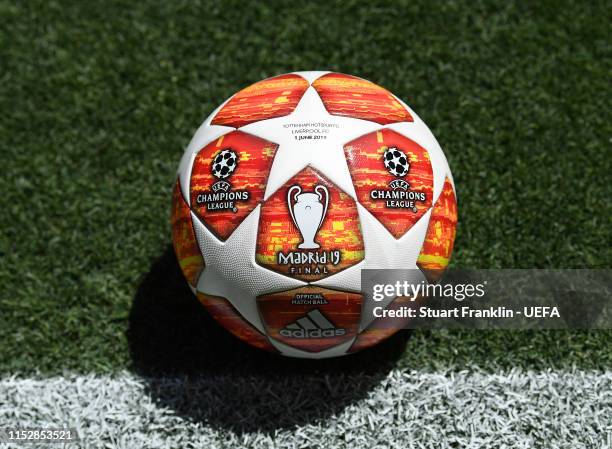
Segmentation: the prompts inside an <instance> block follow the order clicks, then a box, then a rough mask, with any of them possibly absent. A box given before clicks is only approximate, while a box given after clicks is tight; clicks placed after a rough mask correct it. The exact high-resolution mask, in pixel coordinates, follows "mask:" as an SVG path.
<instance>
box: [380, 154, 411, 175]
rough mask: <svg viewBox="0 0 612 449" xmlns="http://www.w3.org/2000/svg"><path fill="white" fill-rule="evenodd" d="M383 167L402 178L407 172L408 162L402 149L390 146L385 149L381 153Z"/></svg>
mask: <svg viewBox="0 0 612 449" xmlns="http://www.w3.org/2000/svg"><path fill="white" fill-rule="evenodd" d="M383 160H384V162H385V167H386V169H387V170H388V171H389V173H391V174H392V175H393V176H397V177H398V178H402V177H404V176H406V175H407V174H408V170H409V169H410V162H408V158H407V157H406V155H405V154H404V152H403V151H402V150H400V149H399V148H395V147H391V148H387V149H386V150H385V153H384V154H383Z"/></svg>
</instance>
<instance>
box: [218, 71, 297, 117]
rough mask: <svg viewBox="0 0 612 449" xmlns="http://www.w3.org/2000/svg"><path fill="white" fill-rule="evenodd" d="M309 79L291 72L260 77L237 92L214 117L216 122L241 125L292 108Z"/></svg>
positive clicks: (279, 113) (287, 112)
mask: <svg viewBox="0 0 612 449" xmlns="http://www.w3.org/2000/svg"><path fill="white" fill-rule="evenodd" d="M308 86H309V83H308V81H306V80H305V79H304V78H302V77H301V76H299V75H296V74H293V73H290V74H286V75H280V76H275V77H273V78H268V79H266V80H263V81H259V82H257V83H255V84H252V85H250V86H249V87H247V88H245V89H242V90H241V91H240V92H238V93H237V94H236V95H234V96H233V97H232V98H231V99H230V100H229V101H228V102H227V103H226V104H225V106H224V107H223V108H222V109H221V110H220V111H219V112H218V113H217V115H216V116H215V117H214V118H213V120H212V122H211V123H212V124H213V125H226V126H233V127H234V128H239V127H241V126H244V125H247V124H249V123H253V122H257V121H260V120H266V119H270V118H274V117H282V116H284V115H289V114H291V113H292V112H293V110H294V109H295V107H296V106H297V104H298V102H299V101H300V99H301V98H302V95H304V92H305V91H306V89H308Z"/></svg>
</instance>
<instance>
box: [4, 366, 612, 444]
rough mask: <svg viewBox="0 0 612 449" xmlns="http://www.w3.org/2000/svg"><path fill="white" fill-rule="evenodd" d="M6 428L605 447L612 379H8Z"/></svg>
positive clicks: (121, 439) (135, 438)
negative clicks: (40, 427)
mask: <svg viewBox="0 0 612 449" xmlns="http://www.w3.org/2000/svg"><path fill="white" fill-rule="evenodd" d="M364 385H365V387H363V388H360V387H359V386H364ZM355 391H359V392H360V393H359V394H357V395H355V397H353V394H354V392H355ZM7 426H20V427H32V426H42V427H62V426H66V427H75V428H77V431H78V433H79V434H80V436H81V438H82V441H81V442H80V443H79V444H78V445H73V446H65V447H79V448H81V447H82V448H94V447H95V448H99V447H108V448H167V447H181V448H206V449H209V448H234V447H241V448H242V447H244V448H319V447H324V448H335V447H350V448H368V449H371V448H402V449H408V448H438V447H461V448H492V447H495V448H535V447H538V448H572V449H575V448H608V449H609V448H611V444H612V441H611V440H612V437H611V435H612V371H606V372H595V371H588V372H587V371H580V370H577V369H575V370H571V371H546V372H532V371H526V370H520V369H514V370H510V371H504V372H499V373H486V372H483V371H478V370H476V371H460V372H457V371H455V372H453V371H439V372H421V371H401V370H394V371H391V372H390V373H388V374H387V375H386V376H382V377H381V378H379V379H375V378H374V377H372V376H370V375H339V376H338V377H336V376H327V377H324V376H321V377H316V376H306V377H301V378H299V377H297V376H288V377H284V378H283V377H281V378H278V379H270V378H265V377H249V376H216V377H209V378H201V379H198V380H193V379H192V380H187V379H178V378H175V379H154V380H147V379H142V378H140V377H138V376H136V375H134V374H131V373H127V372H122V373H117V374H115V375H106V376H103V375H93V374H89V375H67V376H66V377H50V378H35V379H34V378H22V377H16V376H12V377H4V378H2V379H0V427H7ZM0 446H1V445H0ZM24 447H28V448H30V447H31V448H35V447H58V448H59V447H62V446H61V445H59V446H55V445H52V446H50V445H48V444H45V445H39V446H36V445H30V444H29V445H28V446H24Z"/></svg>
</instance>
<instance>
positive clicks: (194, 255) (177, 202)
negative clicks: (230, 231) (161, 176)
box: [170, 181, 204, 287]
mask: <svg viewBox="0 0 612 449" xmlns="http://www.w3.org/2000/svg"><path fill="white" fill-rule="evenodd" d="M170 223H171V226H172V244H173V246H174V252H175V253H176V258H177V260H178V263H179V265H180V267H181V270H182V271H183V274H184V275H185V278H186V279H187V281H188V282H189V284H190V285H191V286H192V287H195V285H196V284H197V282H198V277H199V276H200V273H201V272H202V269H203V268H204V259H203V258H202V254H201V253H200V248H199V246H198V243H197V241H196V237H195V233H194V231H193V223H192V221H191V213H190V211H189V206H188V205H187V202H186V201H185V200H184V198H183V195H182V193H181V186H180V184H179V181H177V182H176V184H175V186H174V191H173V193H172V212H171V216H170Z"/></svg>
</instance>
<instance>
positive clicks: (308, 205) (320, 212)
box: [287, 184, 329, 249]
mask: <svg viewBox="0 0 612 449" xmlns="http://www.w3.org/2000/svg"><path fill="white" fill-rule="evenodd" d="M314 191H315V193H311V192H305V193H301V192H302V188H301V187H300V186H298V185H295V186H291V187H290V188H289V191H288V192H287V206H288V207H289V213H290V214H291V218H292V219H293V223H295V226H296V227H297V228H298V230H299V231H300V233H301V234H302V240H303V242H302V243H300V244H299V245H298V248H299V249H317V248H319V247H320V245H319V244H318V243H316V242H315V241H314V238H315V235H316V234H317V231H318V230H319V228H320V227H321V224H322V223H323V218H325V214H326V213H327V206H328V205H329V191H328V190H327V187H325V186H323V185H320V184H319V185H317V186H316V187H315V188H314ZM322 192H325V203H324V204H325V205H323V203H321V201H322V200H323V194H322Z"/></svg>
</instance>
